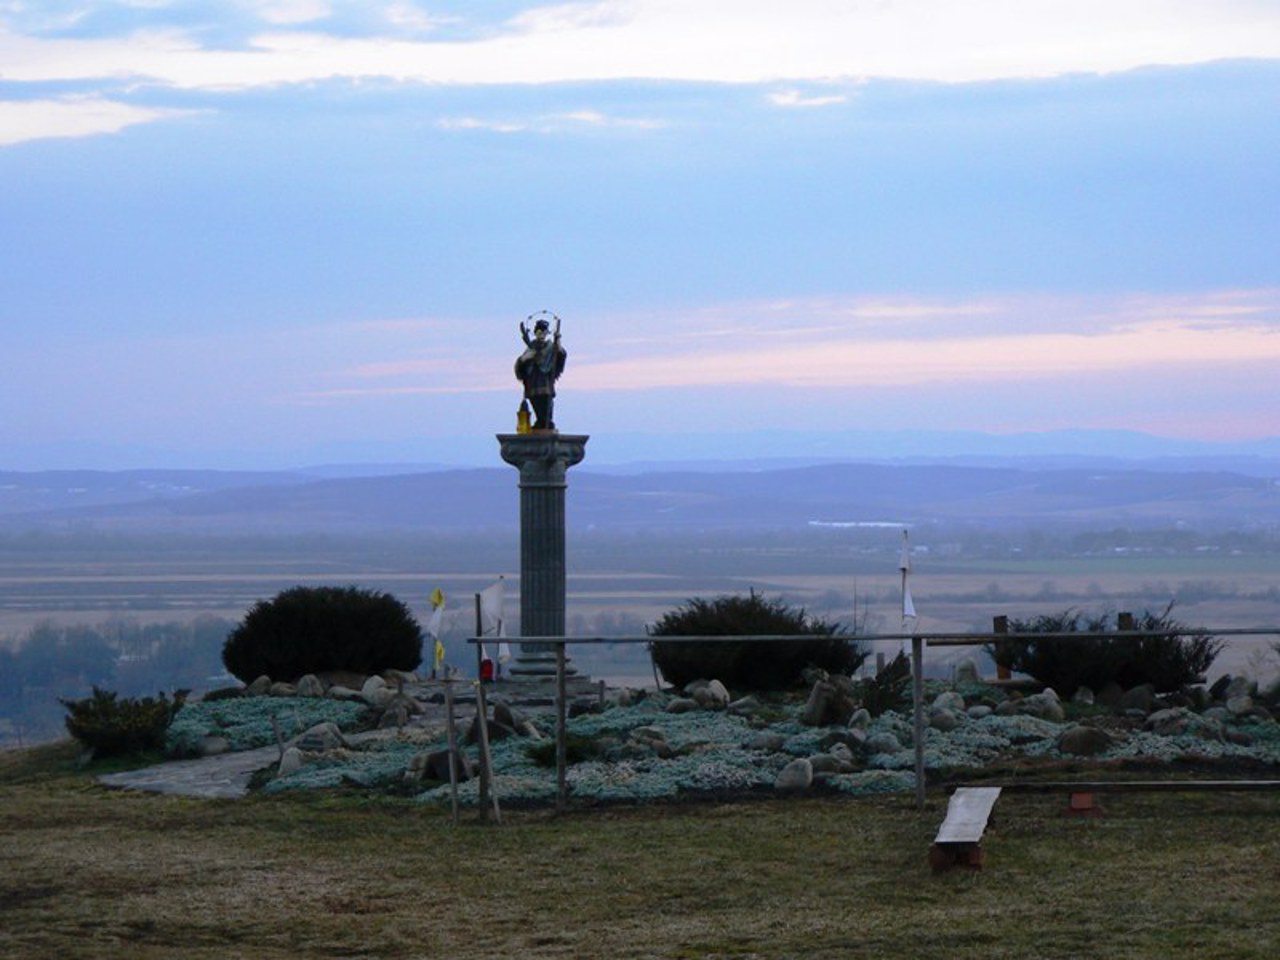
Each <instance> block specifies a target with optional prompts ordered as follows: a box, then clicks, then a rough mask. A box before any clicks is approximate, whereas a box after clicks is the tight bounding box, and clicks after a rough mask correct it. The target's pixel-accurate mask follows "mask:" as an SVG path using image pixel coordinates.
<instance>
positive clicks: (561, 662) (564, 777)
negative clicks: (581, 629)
mask: <svg viewBox="0 0 1280 960" xmlns="http://www.w3.org/2000/svg"><path fill="white" fill-rule="evenodd" d="M564 674H565V656H564V641H563V640H561V641H560V642H559V643H557V644H556V812H557V813H563V812H564V810H565V807H566V806H567V805H568V800H569V782H568V767H569V728H568V714H569V707H568V704H567V703H565V700H566V685H565V677H564Z"/></svg>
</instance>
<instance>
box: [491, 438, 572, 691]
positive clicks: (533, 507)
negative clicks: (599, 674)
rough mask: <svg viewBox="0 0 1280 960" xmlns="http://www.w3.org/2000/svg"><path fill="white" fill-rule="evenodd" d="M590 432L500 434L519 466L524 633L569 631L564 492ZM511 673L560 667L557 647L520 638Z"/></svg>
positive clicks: (527, 674) (508, 457) (536, 673)
mask: <svg viewBox="0 0 1280 960" xmlns="http://www.w3.org/2000/svg"><path fill="white" fill-rule="evenodd" d="M587 439H588V438H587V437H585V436H582V435H571V434H562V433H556V432H550V431H548V432H541V431H540V432H538V433H500V434H498V443H499V444H500V449H501V453H502V459H503V460H505V461H506V462H507V463H509V464H511V465H512V466H513V467H516V468H518V469H519V471H520V634H521V635H522V636H525V637H562V636H564V633H565V599H564V596H565V559H564V555H565V550H564V528H565V518H564V491H565V488H566V486H567V485H568V484H567V482H566V480H565V477H566V475H567V474H568V472H569V468H570V467H572V466H573V465H574V464H576V463H581V462H582V458H583V457H584V456H585V455H586V445H587ZM519 647H520V652H519V653H518V654H517V656H516V662H515V663H514V664H513V665H512V667H511V670H510V671H509V672H510V674H511V676H512V678H513V679H516V678H521V677H524V678H542V677H548V676H554V675H555V672H556V658H555V648H554V647H553V646H552V645H551V644H545V643H521V644H519Z"/></svg>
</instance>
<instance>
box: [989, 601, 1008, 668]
mask: <svg viewBox="0 0 1280 960" xmlns="http://www.w3.org/2000/svg"><path fill="white" fill-rule="evenodd" d="M991 629H992V631H993V632H994V633H997V634H1001V633H1008V632H1009V618H1008V617H1006V616H1005V615H1004V614H1003V613H1002V614H1000V616H998V617H993V618H992V620H991ZM1010 676H1011V674H1010V672H1009V668H1008V667H1006V666H1004V665H1002V664H999V663H997V664H996V679H997V680H1008V679H1010Z"/></svg>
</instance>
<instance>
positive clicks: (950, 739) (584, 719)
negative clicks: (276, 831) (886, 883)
mask: <svg viewBox="0 0 1280 960" xmlns="http://www.w3.org/2000/svg"><path fill="white" fill-rule="evenodd" d="M269 703H270V702H269V701H268V704H269ZM325 703H326V702H324V701H320V702H316V701H311V702H310V705H312V706H316V705H318V704H325ZM209 706H212V707H218V708H220V709H226V708H227V707H228V706H230V707H237V706H241V705H239V704H236V703H234V702H232V703H231V704H214V705H209ZM327 706H328V708H329V709H330V710H332V709H333V708H334V707H335V706H341V705H340V704H334V703H332V702H328V703H327ZM801 709H802V708H801V707H800V706H799V705H797V704H791V705H785V704H784V705H781V706H779V705H777V704H773V705H771V707H770V710H769V719H768V721H765V720H763V719H761V718H760V717H759V716H757V717H756V718H755V719H747V718H745V717H742V716H737V715H735V714H733V713H730V712H728V711H724V710H719V711H717V710H699V711H695V712H688V713H668V712H666V710H665V709H664V701H663V700H662V699H661V698H650V699H648V700H644V701H641V702H640V703H638V704H636V705H633V706H625V707H623V706H617V707H613V708H611V709H609V710H606V711H605V712H603V713H599V714H585V715H583V716H579V717H575V718H573V719H571V720H569V721H568V732H569V735H570V740H571V742H574V743H578V744H579V745H581V744H589V747H590V749H584V750H577V751H575V756H576V757H578V758H580V759H578V761H577V762H571V763H570V765H569V767H568V769H567V771H566V786H567V789H568V794H569V797H570V799H571V800H572V801H573V802H575V803H583V804H595V803H646V802H664V801H680V800H684V799H689V798H697V797H717V798H724V797H741V796H747V795H752V794H768V795H772V794H773V793H774V792H776V791H777V790H781V789H784V787H783V782H784V780H785V775H784V769H785V768H787V767H788V765H790V764H792V763H793V761H800V760H803V761H807V762H808V763H809V764H810V766H811V767H812V770H813V781H812V783H813V789H817V790H825V791H829V792H833V793H844V794H854V795H866V794H877V793H908V792H910V791H912V790H913V789H914V788H915V775H914V762H915V758H914V751H913V749H912V737H913V724H912V718H911V716H910V715H909V714H908V713H901V712H894V711H886V712H885V713H883V714H881V715H880V716H878V717H876V718H874V719H871V720H869V721H864V723H865V728H863V729H854V728H849V727H845V726H843V725H833V726H819V727H813V726H806V725H804V724H802V723H801V722H800V720H799V716H800V712H801ZM779 717H781V719H779ZM319 720H334V721H335V722H337V723H339V724H340V725H342V726H344V727H349V721H348V720H344V719H342V718H338V717H335V716H334V715H332V714H328V715H323V716H321V715H318V714H317V715H303V714H299V718H298V720H297V721H296V725H297V726H306V725H308V724H310V723H313V722H318V721H319ZM224 722H225V720H224ZM258 722H259V723H260V724H263V726H262V727H261V728H260V729H259V738H263V737H265V738H266V742H271V739H270V738H271V736H272V734H271V733H270V724H269V717H267V716H264V717H263V718H261V719H260V720H259V721H258ZM1091 722H1092V721H1091ZM1142 722H1143V721H1141V720H1134V719H1133V718H1128V719H1125V718H1112V719H1111V720H1109V721H1107V726H1106V730H1107V731H1108V732H1107V733H1106V738H1105V749H1100V750H1099V751H1098V752H1097V753H1096V754H1095V755H1094V756H1093V757H1092V758H1090V759H1089V760H1086V761H1083V762H1096V763H1098V764H1099V765H1100V766H1107V765H1110V766H1114V765H1116V764H1120V765H1129V764H1134V763H1136V764H1150V763H1152V762H1156V763H1162V764H1173V763H1178V762H1183V761H1196V762H1199V761H1208V762H1211V763H1214V762H1216V763H1226V764H1234V763H1236V762H1240V763H1251V764H1258V763H1261V764H1264V765H1267V766H1276V767H1280V724H1276V723H1274V722H1270V721H1267V722H1260V723H1257V724H1252V725H1248V724H1235V725H1233V726H1232V727H1231V730H1230V732H1231V733H1232V734H1233V736H1232V737H1228V736H1226V734H1225V732H1224V731H1225V730H1226V729H1227V728H1225V727H1223V726H1222V725H1221V724H1220V723H1218V722H1217V721H1213V722H1208V721H1205V722H1204V723H1199V721H1197V722H1195V723H1189V724H1188V725H1185V726H1182V727H1180V729H1181V730H1183V731H1184V732H1179V733H1177V734H1170V735H1162V734H1159V733H1156V732H1153V731H1152V730H1148V729H1140V726H1141V724H1142ZM553 723H554V721H553V720H552V718H551V717H550V716H549V715H542V716H538V717H535V718H534V726H535V727H536V728H537V730H538V732H540V734H541V739H538V738H536V737H509V738H507V739H504V740H498V741H496V742H494V743H493V744H492V760H493V772H494V783H493V787H494V792H495V794H496V795H497V797H498V800H499V802H500V803H502V804H504V805H513V806H541V805H545V804H549V803H551V802H553V801H554V800H555V796H556V771H555V768H554V765H553V764H549V763H548V753H549V751H548V749H547V748H548V747H549V746H550V745H551V738H552V736H553ZM1197 724H1199V725H1197ZM1215 724H1216V726H1215ZM1080 726H1081V725H1077V724H1075V723H1072V722H1054V721H1051V720H1045V719H1041V718H1039V717H1035V716H1030V715H1025V714H1009V715H999V714H992V713H980V714H977V715H972V716H971V715H968V714H965V713H963V712H960V713H959V714H958V715H957V716H956V717H955V718H954V727H953V728H951V729H948V730H947V731H946V732H943V730H941V729H936V728H932V727H930V728H928V729H926V736H925V742H924V761H925V768H926V770H927V771H928V772H929V774H930V778H931V779H933V780H935V782H936V778H938V777H944V778H953V779H954V778H958V777H964V776H969V775H971V774H974V773H977V772H978V771H981V770H983V769H991V768H994V767H999V766H1001V765H1005V764H1011V763H1012V764H1024V763H1026V764H1029V765H1030V766H1029V767H1028V769H1030V768H1034V767H1043V766H1048V767H1052V766H1054V765H1057V764H1060V763H1061V762H1062V761H1063V760H1067V761H1071V762H1075V763H1079V762H1082V761H1081V757H1080V756H1079V755H1078V754H1071V753H1067V752H1064V751H1063V750H1062V749H1061V746H1060V745H1061V744H1062V743H1063V734H1064V732H1066V731H1068V730H1070V729H1073V728H1078V727H1080ZM1202 728H1203V729H1202ZM208 729H209V725H208V724H207V723H206V724H205V725H204V726H201V727H200V728H199V731H200V733H201V734H203V733H205V732H208ZM220 729H225V728H220ZM1206 730H1207V731H1209V732H1214V731H1216V733H1217V735H1216V736H1208V735H1206V732H1205V731H1206ZM1185 731H1193V732H1185ZM224 735H225V734H224ZM286 735H287V734H286ZM445 748H446V739H445V737H444V734H443V732H442V731H425V730H421V731H417V732H416V734H414V735H409V734H401V735H399V736H397V737H395V738H390V737H388V738H381V739H373V740H369V741H367V742H366V743H364V744H362V745H360V746H358V747H350V748H344V749H339V750H334V751H331V752H329V753H325V754H323V755H320V756H317V757H312V758H310V759H309V761H308V762H307V763H306V764H305V765H304V766H303V767H302V768H301V769H299V770H296V771H294V772H293V773H290V774H288V775H287V776H284V777H278V778H276V779H275V780H272V781H271V782H270V783H269V785H267V786H266V787H265V788H264V789H265V790H267V791H268V792H271V793H278V792H285V791H291V790H305V789H332V788H340V787H356V788H360V789H367V790H375V791H383V792H387V793H395V794H398V795H409V796H413V797H415V798H416V799H417V800H419V801H421V802H424V803H435V804H441V805H447V804H449V803H450V802H451V796H452V791H451V788H450V786H449V785H448V784H447V783H443V784H441V783H437V782H434V781H431V780H425V781H422V780H417V781H415V780H414V779H413V777H412V776H410V775H407V774H408V772H409V771H410V770H411V768H412V767H413V766H414V764H415V759H417V760H419V761H420V760H421V759H422V757H421V755H422V754H427V753H434V752H436V751H443V750H444V749H445ZM465 749H466V751H467V753H468V754H469V756H470V758H471V760H472V761H473V762H477V761H478V752H477V749H476V748H475V747H474V746H470V747H466V748H465ZM417 766H418V768H419V769H422V764H421V763H418V764H417ZM457 790H458V799H459V801H460V803H462V804H463V805H467V806H475V805H478V803H479V782H478V780H467V781H463V782H461V783H460V784H458V787H457Z"/></svg>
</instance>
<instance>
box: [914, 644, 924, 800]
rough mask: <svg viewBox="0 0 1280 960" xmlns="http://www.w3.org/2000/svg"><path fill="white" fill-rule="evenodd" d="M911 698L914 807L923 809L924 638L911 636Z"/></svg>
mask: <svg viewBox="0 0 1280 960" xmlns="http://www.w3.org/2000/svg"><path fill="white" fill-rule="evenodd" d="M911 699H912V701H913V704H914V707H915V718H914V719H915V724H914V738H915V742H916V809H917V810H923V809H924V786H925V784H924V736H925V726H924V639H923V638H922V637H912V638H911Z"/></svg>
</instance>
